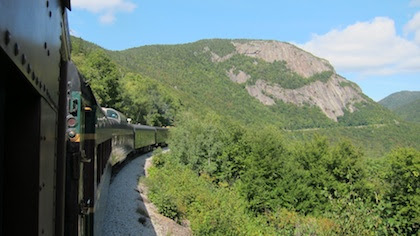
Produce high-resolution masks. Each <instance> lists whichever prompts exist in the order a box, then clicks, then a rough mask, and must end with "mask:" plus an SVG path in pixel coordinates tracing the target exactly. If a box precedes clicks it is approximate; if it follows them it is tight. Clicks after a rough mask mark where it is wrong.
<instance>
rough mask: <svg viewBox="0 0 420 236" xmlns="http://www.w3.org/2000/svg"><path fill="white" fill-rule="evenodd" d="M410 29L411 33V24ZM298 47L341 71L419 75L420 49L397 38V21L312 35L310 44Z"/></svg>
mask: <svg viewBox="0 0 420 236" xmlns="http://www.w3.org/2000/svg"><path fill="white" fill-rule="evenodd" d="M416 16H417V15H416ZM414 19H415V18H413V20H411V21H413V22H414ZM411 21H410V22H411ZM415 22H417V21H415ZM407 25H410V24H407ZM413 25H416V24H414V23H413ZM416 29H418V28H416ZM407 30H411V25H410V26H407ZM417 32H418V31H417ZM298 46H299V47H301V48H303V49H305V50H307V51H309V52H311V53H313V54H314V55H316V56H319V57H322V58H326V59H327V60H329V61H330V62H331V63H332V65H333V66H334V67H335V68H336V69H337V70H338V71H342V72H358V73H365V74H376V75H385V74H386V75H389V74H395V73H401V72H420V46H419V45H417V44H416V43H414V42H413V41H410V40H407V39H405V38H402V37H400V36H398V35H397V33H396V29H395V24H394V21H393V20H392V19H390V18H387V17H376V18H375V19H374V20H372V21H369V22H357V23H355V24H353V25H350V26H348V27H346V28H345V29H342V30H337V29H334V30H331V31H330V32H328V33H326V34H324V35H313V36H312V39H311V40H310V41H309V42H306V43H305V44H303V45H298Z"/></svg>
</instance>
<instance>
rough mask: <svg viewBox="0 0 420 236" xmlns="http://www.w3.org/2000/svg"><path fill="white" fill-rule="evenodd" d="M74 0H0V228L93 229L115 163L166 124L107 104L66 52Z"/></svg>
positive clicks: (155, 138)
mask: <svg viewBox="0 0 420 236" xmlns="http://www.w3.org/2000/svg"><path fill="white" fill-rule="evenodd" d="M68 9H70V0H38V1H25V0H0V68H1V74H2V76H1V79H0V131H1V134H2V135H1V137H0V193H1V194H0V202H1V205H0V207H1V210H0V234H1V235H97V234H98V233H99V232H100V229H99V227H101V223H102V218H103V214H104V210H105V206H106V199H107V194H106V193H107V187H108V185H109V181H110V176H111V169H112V166H113V165H115V164H118V163H120V162H122V161H124V159H125V157H126V156H127V155H128V154H129V153H134V152H136V151H138V150H141V151H148V150H151V149H152V148H153V147H156V146H163V145H165V144H166V139H167V136H168V129H166V128H160V127H151V126H145V125H132V124H129V122H128V121H127V118H126V117H125V116H124V115H123V114H121V113H120V112H118V111H116V110H114V109H112V108H102V107H101V106H100V105H99V104H98V102H97V101H96V99H95V96H94V94H93V93H92V90H91V88H90V86H89V84H87V83H86V82H85V81H84V80H83V77H82V76H81V75H80V73H79V72H78V70H77V68H76V66H75V65H74V64H73V63H72V62H71V58H70V48H71V45H70V41H69V40H70V38H69V28H68V23H67V10H68Z"/></svg>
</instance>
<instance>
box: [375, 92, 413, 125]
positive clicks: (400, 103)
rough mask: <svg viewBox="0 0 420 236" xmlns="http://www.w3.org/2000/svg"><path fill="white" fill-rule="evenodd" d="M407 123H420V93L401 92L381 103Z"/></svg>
mask: <svg viewBox="0 0 420 236" xmlns="http://www.w3.org/2000/svg"><path fill="white" fill-rule="evenodd" d="M379 104H381V105H383V106H384V107H386V108H388V109H390V110H391V111H393V112H395V113H396V114H397V115H398V116H400V117H401V118H403V119H404V120H406V121H414V122H420V91H401V92H397V93H393V94H391V95H389V96H388V97H386V98H384V99H382V100H381V101H379Z"/></svg>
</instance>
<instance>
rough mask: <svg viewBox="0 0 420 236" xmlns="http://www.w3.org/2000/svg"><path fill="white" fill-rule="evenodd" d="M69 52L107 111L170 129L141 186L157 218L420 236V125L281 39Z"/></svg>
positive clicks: (203, 225) (248, 227)
mask: <svg viewBox="0 0 420 236" xmlns="http://www.w3.org/2000/svg"><path fill="white" fill-rule="evenodd" d="M72 42H73V53H72V58H73V60H74V61H75V63H76V64H77V65H78V67H79V68H80V71H81V73H82V74H83V75H84V76H85V77H86V80H87V81H88V83H89V84H90V85H91V86H92V89H93V90H94V92H95V93H96V94H97V97H98V100H99V102H100V103H101V104H103V105H104V106H112V107H115V108H117V109H119V110H121V111H123V112H124V113H126V114H127V115H128V116H129V117H132V118H133V119H134V121H135V122H140V123H144V124H149V125H162V126H163V125H165V126H166V125H169V126H172V128H171V138H170V144H169V145H170V149H171V151H170V152H169V153H167V154H159V155H157V157H156V158H154V167H153V169H151V170H150V178H148V179H146V180H143V181H145V183H146V184H147V185H148V186H149V189H150V193H149V197H150V199H151V200H152V201H153V202H154V203H155V204H156V206H157V207H158V209H159V211H160V212H161V213H162V214H164V215H166V216H168V217H170V218H172V219H175V220H177V221H178V222H183V221H184V220H185V219H188V220H189V222H190V223H191V228H192V230H193V232H194V233H195V234H197V235H404V234H406V235H410V234H414V235H415V234H417V233H418V230H419V223H420V209H419V207H418V206H419V205H420V175H419V173H420V151H419V150H420V136H419V135H418V134H419V133H420V125H418V124H415V123H409V122H405V121H403V120H401V119H400V118H399V117H398V116H396V115H394V114H393V113H392V112H390V111H389V110H388V109H385V108H384V107H383V106H381V105H379V104H377V103H375V102H374V101H372V100H371V99H370V98H368V97H367V96H366V95H364V94H363V93H362V92H361V91H360V89H359V87H358V86H357V85H356V84H354V83H352V82H350V81H348V80H346V79H344V78H342V77H341V76H339V75H337V74H336V72H335V71H334V69H333V68H332V66H331V65H330V64H329V63H328V62H327V61H325V60H323V59H320V58H317V57H315V56H313V55H310V54H309V53H307V52H304V51H302V50H300V49H298V48H296V47H295V46H293V45H290V44H287V43H280V42H273V41H252V40H233V41H232V40H202V41H198V42H196V43H191V44H185V45H168V46H165V45H156V46H144V47H140V48H133V49H129V50H125V51H107V50H105V49H102V48H100V47H97V46H95V45H93V44H90V43H88V42H85V41H83V40H81V39H77V38H72ZM273 52H275V53H273Z"/></svg>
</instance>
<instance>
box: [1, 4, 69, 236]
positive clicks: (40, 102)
mask: <svg viewBox="0 0 420 236" xmlns="http://www.w3.org/2000/svg"><path fill="white" fill-rule="evenodd" d="M67 9H70V2H69V1H67V0H48V1H26V0H0V71H1V79H0V131H1V135H0V203H1V205H0V212H1V213H0V234H1V235H63V234H64V193H65V192H64V179H65V171H64V168H65V161H64V160H65V158H64V156H65V145H64V144H65V141H64V133H65V128H64V127H65V125H64V123H65V107H66V106H67V104H66V101H67V100H66V92H65V88H66V84H67V80H66V70H67V63H68V62H69V61H70V42H69V35H68V32H69V30H68V24H67Z"/></svg>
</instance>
